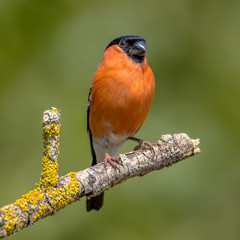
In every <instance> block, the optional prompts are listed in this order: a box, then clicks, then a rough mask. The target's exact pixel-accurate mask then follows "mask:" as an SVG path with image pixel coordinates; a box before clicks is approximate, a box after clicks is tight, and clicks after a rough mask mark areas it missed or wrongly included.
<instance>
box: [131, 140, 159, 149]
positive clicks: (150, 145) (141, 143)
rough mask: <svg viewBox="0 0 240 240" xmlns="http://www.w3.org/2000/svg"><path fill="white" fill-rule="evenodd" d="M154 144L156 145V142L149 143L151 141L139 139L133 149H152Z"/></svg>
mask: <svg viewBox="0 0 240 240" xmlns="http://www.w3.org/2000/svg"><path fill="white" fill-rule="evenodd" d="M156 145H157V144H156V143H151V142H147V141H144V140H140V141H139V144H138V145H137V146H136V147H135V148H134V151H136V150H139V149H149V150H153V147H154V146H156Z"/></svg>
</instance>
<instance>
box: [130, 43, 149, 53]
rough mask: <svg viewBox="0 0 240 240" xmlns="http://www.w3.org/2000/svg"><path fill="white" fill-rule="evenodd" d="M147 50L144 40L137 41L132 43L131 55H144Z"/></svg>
mask: <svg viewBox="0 0 240 240" xmlns="http://www.w3.org/2000/svg"><path fill="white" fill-rule="evenodd" d="M146 51H147V47H146V43H145V42H144V41H138V42H136V43H135V44H134V45H133V48H132V51H131V55H132V56H145V54H146Z"/></svg>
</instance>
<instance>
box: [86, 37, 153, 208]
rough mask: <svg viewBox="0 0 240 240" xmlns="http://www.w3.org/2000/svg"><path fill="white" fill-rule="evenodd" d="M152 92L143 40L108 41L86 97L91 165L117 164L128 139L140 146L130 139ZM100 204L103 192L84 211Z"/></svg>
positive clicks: (143, 117)
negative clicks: (120, 152)
mask: <svg viewBox="0 0 240 240" xmlns="http://www.w3.org/2000/svg"><path fill="white" fill-rule="evenodd" d="M154 91H155V79H154V75H153V72H152V70H151V68H150V67H149V65H148V63H147V58H146V42H145V40H144V39H143V38H142V37H139V36H122V37H119V38H116V39H114V40H113V41H112V42H110V44H109V45H108V46H107V48H106V50H105V52H104V55H103V57H102V60H101V62H100V64H99V66H98V68H97V71H96V73H95V74H94V76H93V79H92V84H91V88H90V92H89V98H88V112H87V126H88V133H89V138H90V144H91V152H92V157H93V162H92V165H94V164H96V163H99V162H103V161H104V162H105V163H110V164H111V165H112V166H113V167H114V166H115V165H116V162H117V161H118V159H117V158H116V157H115V156H116V155H117V154H118V152H119V150H120V149H121V148H122V147H123V145H124V144H125V143H126V142H127V140H128V139H131V140H134V141H138V142H140V143H143V141H142V140H140V139H137V138H134V137H133V136H134V135H135V134H136V133H137V132H138V130H139V129H140V128H141V126H142V124H143V122H144V120H145V118H146V117H147V114H148V112H149V109H150V107H151V104H152V100H153V96H154ZM144 143H147V142H144ZM147 145H148V143H147ZM102 204H103V193H102V194H100V195H99V196H96V197H92V198H90V199H89V200H87V211H90V210H92V209H95V210H99V209H100V208H101V207H102Z"/></svg>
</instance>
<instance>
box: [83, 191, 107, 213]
mask: <svg viewBox="0 0 240 240" xmlns="http://www.w3.org/2000/svg"><path fill="white" fill-rule="evenodd" d="M103 196H104V192H102V193H101V194H100V195H98V196H96V197H92V198H90V199H87V211H88V212H89V211H91V210H92V209H94V210H99V209H100V208H101V207H102V205H103Z"/></svg>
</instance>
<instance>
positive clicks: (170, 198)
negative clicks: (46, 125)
mask: <svg viewBox="0 0 240 240" xmlns="http://www.w3.org/2000/svg"><path fill="white" fill-rule="evenodd" d="M125 34H134V35H141V36H143V37H144V38H145V39H146V41H147V44H148V53H147V55H148V62H149V65H150V66H151V68H152V69H153V72H154V74H155V77H156V93H155V98H154V103H153V106H152V108H151V111H150V113H149V115H148V118H147V120H146V122H145V124H144V126H143V128H142V129H141V131H140V132H139V133H138V135H137V136H138V137H141V138H144V139H146V140H149V141H157V139H158V138H159V136H160V135H162V134H165V133H178V132H186V133H187V134H189V136H190V137H192V138H200V140H201V151H202V152H201V154H199V155H198V156H196V157H194V158H190V159H188V160H185V161H183V162H182V163H179V164H176V165H174V166H172V167H171V168H167V169H163V170H161V171H159V172H153V173H150V174H148V175H147V176H144V177H142V178H134V179H132V180H129V181H127V182H126V183H124V184H121V185H119V186H116V187H115V188H113V189H111V190H109V191H108V192H107V194H106V195H105V204H104V207H103V209H102V210H101V211H99V212H91V213H87V212H86V210H85V199H83V200H81V201H80V202H77V203H75V204H72V205H71V206H68V207H67V208H65V209H64V210H62V211H60V212H59V213H58V214H57V215H56V216H54V217H49V218H46V219H44V220H41V221H39V222H38V223H36V224H35V225H34V226H32V227H30V228H28V229H26V230H24V231H21V232H19V233H18V234H16V235H15V236H13V237H12V239H37V240H38V239H52V240H53V239H59V240H61V239H99V240H100V239H104V240H108V239H109V240H110V239H116V240H118V239H126V240H128V239H131V240H135V239H140V240H141V239H149V240H151V239H164V240H165V239H166V240H171V239H174V240H175V239H177V240H182V239H184V240H186V239H187V240H188V239H197V240H198V239H224V240H225V239H240V216H239V214H240V191H239V190H240V186H239V185H240V173H239V171H240V161H239V160H240V159H239V143H240V142H239V130H240V127H239V119H240V111H239V106H240V97H239V90H240V1H239V0H236V1H235V0H228V1H227V0H219V1H217V0H208V1H197V0H195V1H194V0H179V1H178V0H162V1H159V0H158V1H157V0H148V1H139V0H138V1H137V0H134V1H126V0H122V1H104V0H102V1H77V0H58V1H57V0H52V1H49V0H41V1H34V0H32V1H30V0H18V1H17V0H1V1H0V86H1V87H0V131H1V134H0V173H1V174H0V189H1V193H0V206H3V205H5V204H9V203H10V202H13V201H14V200H16V199H17V198H18V197H20V196H21V195H22V194H24V193H25V192H27V191H29V190H31V189H33V188H34V184H35V183H36V182H38V180H39V176H40V171H41V154H42V143H41V135H42V129H41V124H40V123H41V119H42V113H43V111H44V110H46V109H49V108H50V107H51V106H55V107H57V108H59V109H61V110H62V120H61V123H62V128H61V146H60V152H61V155H60V158H59V164H60V170H59V173H60V175H64V174H66V173H68V172H70V171H77V170H81V169H84V168H86V167H88V166H89V165H90V163H91V157H90V148H89V141H88V135H87V132H86V108H87V97H88V90H89V86H90V80H91V78H92V75H93V74H94V72H95V70H96V67H97V65H98V63H99V61H100V59H101V56H102V54H103V51H104V49H105V47H106V46H107V44H108V43H109V42H110V41H111V40H112V39H114V38H116V37H118V36H120V35H125ZM133 146H134V143H128V144H127V146H126V147H125V148H124V149H123V150H122V151H123V152H125V151H130V150H131V149H132V148H133Z"/></svg>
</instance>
